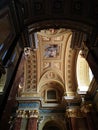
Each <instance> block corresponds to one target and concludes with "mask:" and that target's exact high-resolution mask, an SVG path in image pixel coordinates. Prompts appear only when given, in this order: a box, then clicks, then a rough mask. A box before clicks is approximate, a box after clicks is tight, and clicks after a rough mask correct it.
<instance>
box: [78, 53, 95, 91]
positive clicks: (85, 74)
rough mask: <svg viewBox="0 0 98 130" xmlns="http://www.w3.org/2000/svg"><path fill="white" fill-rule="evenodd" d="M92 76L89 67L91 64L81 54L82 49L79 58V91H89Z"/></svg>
mask: <svg viewBox="0 0 98 130" xmlns="http://www.w3.org/2000/svg"><path fill="white" fill-rule="evenodd" d="M92 78H93V75H92V72H91V70H90V68H89V65H88V63H87V62H86V60H85V58H84V57H83V56H82V55H81V51H80V52H79V55H78V58H77V82H78V91H79V92H87V91H88V88H89V85H90V83H91V80H92Z"/></svg>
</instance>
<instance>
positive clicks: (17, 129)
mask: <svg viewBox="0 0 98 130" xmlns="http://www.w3.org/2000/svg"><path fill="white" fill-rule="evenodd" d="M22 113H23V111H17V117H16V120H15V125H14V130H20V128H21V121H22Z"/></svg>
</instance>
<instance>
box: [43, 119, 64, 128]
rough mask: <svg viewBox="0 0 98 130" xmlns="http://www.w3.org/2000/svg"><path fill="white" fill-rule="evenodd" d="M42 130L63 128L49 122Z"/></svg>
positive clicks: (53, 122)
mask: <svg viewBox="0 0 98 130" xmlns="http://www.w3.org/2000/svg"><path fill="white" fill-rule="evenodd" d="M42 130H62V128H61V126H60V125H59V124H58V123H57V122H55V121H49V122H47V123H46V124H45V125H44V127H43V129H42Z"/></svg>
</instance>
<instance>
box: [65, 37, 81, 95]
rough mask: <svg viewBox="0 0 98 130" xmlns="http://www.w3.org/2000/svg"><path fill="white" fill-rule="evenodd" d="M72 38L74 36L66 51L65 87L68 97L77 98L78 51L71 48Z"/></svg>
mask: <svg viewBox="0 0 98 130" xmlns="http://www.w3.org/2000/svg"><path fill="white" fill-rule="evenodd" d="M71 37H72V35H70V36H69V39H68V41H67V46H66V50H65V77H66V84H65V86H66V95H67V96H75V94H76V90H77V77H76V62H77V56H78V50H75V49H71V48H70V43H71Z"/></svg>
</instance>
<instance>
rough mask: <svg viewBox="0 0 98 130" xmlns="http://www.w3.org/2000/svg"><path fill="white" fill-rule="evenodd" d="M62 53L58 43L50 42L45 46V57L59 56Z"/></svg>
mask: <svg viewBox="0 0 98 130" xmlns="http://www.w3.org/2000/svg"><path fill="white" fill-rule="evenodd" d="M59 55H60V47H59V46H58V45H57V44H48V45H46V46H45V50H44V57H45V58H57V57H58V56H59Z"/></svg>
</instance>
